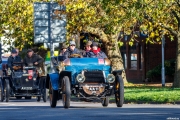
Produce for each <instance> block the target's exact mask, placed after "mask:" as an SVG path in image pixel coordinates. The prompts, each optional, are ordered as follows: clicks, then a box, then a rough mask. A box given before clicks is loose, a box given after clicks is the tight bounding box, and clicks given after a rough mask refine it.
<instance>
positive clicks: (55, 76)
mask: <svg viewBox="0 0 180 120" xmlns="http://www.w3.org/2000/svg"><path fill="white" fill-rule="evenodd" d="M49 80H50V82H51V85H52V88H53V90H58V89H59V73H49V74H48V75H47V79H46V81H47V82H48V81H49Z"/></svg>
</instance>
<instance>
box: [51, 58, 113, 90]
mask: <svg viewBox="0 0 180 120" xmlns="http://www.w3.org/2000/svg"><path fill="white" fill-rule="evenodd" d="M69 59H70V65H69V66H65V70H64V71H68V72H71V77H72V78H71V84H72V85H74V84H76V76H77V74H79V73H80V72H81V71H82V70H102V71H104V73H105V76H106V77H107V75H108V74H109V73H110V72H111V66H110V65H105V63H104V62H103V61H101V60H100V59H98V58H69ZM100 61H101V62H100ZM49 76H50V79H51V83H52V87H53V89H54V90H58V80H59V73H51V74H49Z"/></svg>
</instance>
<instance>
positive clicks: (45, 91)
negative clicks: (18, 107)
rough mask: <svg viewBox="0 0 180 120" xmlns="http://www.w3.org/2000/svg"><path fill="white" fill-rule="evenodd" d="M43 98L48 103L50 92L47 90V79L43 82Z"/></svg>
mask: <svg viewBox="0 0 180 120" xmlns="http://www.w3.org/2000/svg"><path fill="white" fill-rule="evenodd" d="M42 94H43V96H42V98H43V101H44V102H46V101H47V97H48V90H47V89H46V79H44V81H43V90H42Z"/></svg>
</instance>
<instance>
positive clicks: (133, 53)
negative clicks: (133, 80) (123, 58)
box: [130, 45, 137, 70]
mask: <svg viewBox="0 0 180 120" xmlns="http://www.w3.org/2000/svg"><path fill="white" fill-rule="evenodd" d="M136 48H137V47H136V45H133V46H132V47H130V60H131V62H130V63H131V64H130V69H132V70H137V50H136Z"/></svg>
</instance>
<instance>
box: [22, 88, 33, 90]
mask: <svg viewBox="0 0 180 120" xmlns="http://www.w3.org/2000/svg"><path fill="white" fill-rule="evenodd" d="M21 90H32V87H21Z"/></svg>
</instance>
